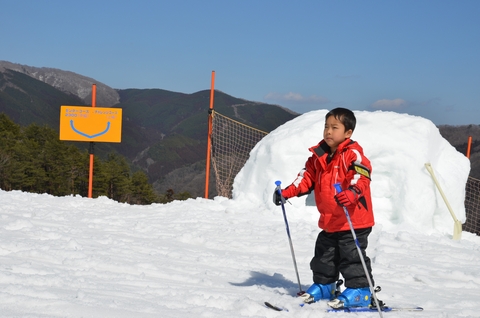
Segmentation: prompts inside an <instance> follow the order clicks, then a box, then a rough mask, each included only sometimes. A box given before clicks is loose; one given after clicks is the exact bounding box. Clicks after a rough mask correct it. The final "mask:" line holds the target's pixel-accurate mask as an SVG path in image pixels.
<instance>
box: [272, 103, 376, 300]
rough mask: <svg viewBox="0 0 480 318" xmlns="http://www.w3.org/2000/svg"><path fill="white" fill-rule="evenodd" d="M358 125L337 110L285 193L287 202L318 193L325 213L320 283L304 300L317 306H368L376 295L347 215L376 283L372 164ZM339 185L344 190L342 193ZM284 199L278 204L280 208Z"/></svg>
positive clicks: (315, 263) (317, 266) (316, 274)
mask: <svg viewBox="0 0 480 318" xmlns="http://www.w3.org/2000/svg"><path fill="white" fill-rule="evenodd" d="M355 125H356V118H355V115H354V114H353V112H352V111H351V110H349V109H346V108H335V109H333V110H331V111H330V112H328V113H327V115H326V116H325V129H324V131H323V140H322V141H321V142H320V143H319V144H318V145H316V146H314V147H312V148H310V151H311V152H312V153H313V154H312V156H311V157H310V158H308V160H307V162H306V164H305V168H303V169H302V170H301V171H300V173H299V174H298V176H297V178H296V180H295V181H294V182H293V183H292V184H291V185H289V186H288V187H287V188H286V189H284V190H282V196H283V197H284V198H285V199H288V198H291V197H295V196H302V195H305V194H308V193H310V192H311V191H312V190H313V192H314V194H315V203H316V205H317V209H318V211H319V212H320V219H319V221H318V226H319V227H320V228H321V229H322V230H323V231H321V232H320V233H319V234H318V237H317V241H316V243H315V254H314V257H313V258H312V261H311V262H310V268H311V270H312V272H313V282H314V284H313V285H312V286H311V287H310V288H309V289H308V290H307V292H306V293H305V294H303V295H302V296H301V297H302V298H303V300H304V302H306V303H312V302H316V301H318V300H319V299H328V300H330V301H329V302H328V304H329V305H330V306H331V307H334V308H342V307H355V306H368V305H369V304H370V298H371V296H372V295H371V292H370V288H369V284H368V280H367V277H366V276H365V271H364V269H363V266H362V263H361V260H360V257H359V255H358V250H357V248H356V245H355V242H354V240H353V236H352V233H351V230H350V227H349V224H348V222H347V218H346V216H345V212H344V210H343V207H345V208H347V209H348V212H349V215H350V218H351V221H352V225H353V228H354V229H355V233H356V236H357V239H358V242H359V245H360V249H361V251H362V254H363V257H364V260H365V263H366V265H367V270H368V273H369V275H370V278H371V279H372V282H373V277H372V274H371V273H372V269H371V266H370V259H369V258H368V257H367V255H366V253H365V250H366V248H367V245H368V235H369V234H370V232H371V231H372V226H373V225H374V223H375V222H374V217H373V212H372V201H371V196H370V172H371V170H372V169H371V165H370V161H369V160H368V159H367V158H366V157H365V156H364V155H363V149H362V147H360V145H359V144H358V143H357V142H355V141H353V140H351V139H350V137H351V136H352V134H353V131H354V129H355ZM335 183H340V184H341V187H342V189H344V191H342V192H340V193H337V192H336V191H335V188H334V186H333V185H334V184H335ZM280 200H282V198H280V196H279V195H278V193H275V195H274V203H275V204H276V205H280ZM339 273H341V274H342V276H343V278H344V280H345V287H346V289H345V290H344V291H343V292H342V293H341V294H340V295H338V297H337V298H336V299H333V298H335V284H336V282H337V280H338V278H339Z"/></svg>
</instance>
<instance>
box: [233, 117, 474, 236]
mask: <svg viewBox="0 0 480 318" xmlns="http://www.w3.org/2000/svg"><path fill="white" fill-rule="evenodd" d="M327 112H328V110H318V111H312V112H309V113H306V114H303V115H301V116H299V117H297V118H295V119H293V120H291V121H289V122H287V123H285V124H284V125H282V126H280V127H278V128H277V129H276V130H274V131H273V132H271V133H270V134H269V135H267V136H266V137H265V138H263V139H262V140H261V141H260V142H259V143H258V144H257V145H256V146H255V148H254V149H253V150H252V151H251V153H250V159H249V160H248V161H247V163H246V164H245V166H244V167H243V169H242V170H241V171H240V172H239V174H238V175H237V177H236V178H235V181H234V185H233V199H234V200H236V201H240V202H244V203H245V204H253V205H255V206H257V207H261V208H266V209H275V208H276V209H278V207H276V206H275V205H274V204H273V202H272V195H273V191H274V189H275V181H276V180H281V181H282V188H285V187H286V186H288V185H289V184H290V183H291V182H292V181H293V180H294V179H295V177H296V176H297V173H298V172H299V171H300V169H302V168H303V167H304V164H305V162H306V160H307V158H308V157H309V156H310V155H311V153H310V151H309V150H308V148H310V147H311V146H314V145H316V144H317V143H318V142H319V141H320V140H322V139H323V128H324V125H325V114H326V113H327ZM355 116H356V118H357V126H356V129H355V131H354V133H353V136H352V139H353V140H355V141H357V142H358V143H359V144H360V145H361V146H362V147H363V149H364V153H365V155H366V156H367V157H368V158H369V159H370V161H371V162H372V183H371V188H372V196H373V209H374V213H375V219H376V223H377V226H378V225H380V226H382V227H383V228H384V229H387V230H388V229H392V230H393V229H396V230H402V229H405V230H406V229H409V230H412V229H416V230H418V231H422V232H426V233H429V232H436V231H439V232H442V233H448V234H452V232H453V219H452V217H451V215H450V213H449V211H448V208H447V206H446V205H445V203H444V201H443V199H442V197H441V195H440V193H439V191H438V189H437V188H436V186H435V183H434V182H433V180H432V178H431V176H430V174H429V173H428V171H427V169H426V168H425V163H430V164H431V165H432V167H433V169H434V171H435V175H436V177H437V179H438V181H439V183H440V185H441V187H442V189H443V191H444V192H445V194H446V196H447V199H448V201H449V203H450V205H451V206H452V208H453V211H454V213H455V214H456V216H457V218H458V219H459V220H460V221H462V222H464V221H465V206H464V200H465V185H466V182H467V179H468V174H469V172H470V162H469V160H468V159H467V158H466V157H465V156H464V155H463V154H461V153H459V152H458V151H456V149H455V148H454V147H453V146H451V145H450V144H449V143H448V141H446V140H445V139H444V138H443V137H442V136H441V135H440V132H439V130H438V128H437V127H436V126H435V125H434V124H433V123H432V122H431V121H430V120H428V119H425V118H422V117H418V116H411V115H406V114H398V113H394V112H383V111H376V112H367V111H355ZM305 200H306V197H301V198H292V199H290V200H289V201H290V202H291V203H292V205H287V208H288V209H289V213H290V212H293V213H294V212H295V210H296V209H309V208H311V207H306V205H305Z"/></svg>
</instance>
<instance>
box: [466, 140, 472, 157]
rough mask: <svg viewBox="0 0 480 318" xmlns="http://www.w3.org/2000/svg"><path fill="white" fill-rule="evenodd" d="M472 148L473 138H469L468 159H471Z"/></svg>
mask: <svg viewBox="0 0 480 318" xmlns="http://www.w3.org/2000/svg"><path fill="white" fill-rule="evenodd" d="M471 148H472V136H468V144H467V158H468V159H470V149H471Z"/></svg>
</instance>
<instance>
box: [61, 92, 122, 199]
mask: <svg viewBox="0 0 480 318" xmlns="http://www.w3.org/2000/svg"><path fill="white" fill-rule="evenodd" d="M95 99H96V85H95V84H93V85H92V107H89V106H61V107H60V140H69V141H89V142H90V149H89V152H90V171H89V176H88V197H89V198H91V197H92V188H93V157H94V142H121V141H122V109H121V108H106V107H95Z"/></svg>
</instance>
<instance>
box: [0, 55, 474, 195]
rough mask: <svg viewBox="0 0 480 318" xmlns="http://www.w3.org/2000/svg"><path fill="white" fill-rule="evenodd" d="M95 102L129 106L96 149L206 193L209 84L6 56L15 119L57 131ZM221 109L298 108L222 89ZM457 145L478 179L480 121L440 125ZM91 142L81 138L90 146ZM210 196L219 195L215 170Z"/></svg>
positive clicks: (278, 115)
mask: <svg viewBox="0 0 480 318" xmlns="http://www.w3.org/2000/svg"><path fill="white" fill-rule="evenodd" d="M92 84H96V87H97V94H96V105H98V106H103V107H118V108H122V110H123V123H122V142H121V143H118V144H116V143H96V145H95V154H96V155H99V156H102V157H105V156H107V154H108V153H111V152H116V153H119V154H121V155H123V156H125V157H126V158H127V159H128V161H129V162H130V164H131V167H132V170H134V171H135V170H139V169H140V170H143V171H145V172H146V173H147V175H148V177H149V181H150V182H151V183H153V184H154V187H155V189H156V191H157V192H158V193H165V192H166V191H167V190H168V189H173V190H174V191H175V192H176V193H179V192H189V193H190V194H191V195H192V196H193V197H197V196H203V195H204V190H205V158H206V147H207V131H208V109H209V103H210V90H202V91H199V92H195V93H192V94H185V93H179V92H172V91H167V90H163V89H114V88H111V87H109V86H108V85H106V84H103V83H100V82H98V81H96V80H95V79H93V78H90V77H86V76H83V75H80V74H76V73H73V72H70V71H64V70H59V69H55V68H46V67H33V66H27V65H21V64H15V63H11V62H8V61H0V112H3V113H5V114H6V115H7V116H9V117H10V118H11V119H12V120H13V121H14V122H16V123H17V124H20V125H23V126H26V125H29V124H32V123H35V124H37V125H48V126H50V127H52V128H54V129H57V130H58V129H59V120H60V118H59V117H60V116H59V112H60V106H61V105H71V106H75V105H78V106H86V105H91V102H92ZM214 105H215V110H216V111H217V112H219V113H221V114H223V115H225V116H228V117H230V118H232V119H234V120H236V121H239V122H241V123H244V124H246V125H249V126H252V127H254V128H258V129H261V130H263V131H267V132H269V131H272V130H274V129H275V128H277V127H278V126H280V125H282V124H283V123H285V122H287V121H289V120H291V119H293V118H295V117H296V116H298V115H299V114H297V113H295V112H293V111H291V110H289V109H287V108H285V107H282V106H279V105H271V104H265V103H259V102H253V101H248V100H245V99H242V98H236V97H233V96H230V95H228V94H226V93H224V92H221V91H219V90H216V91H215V95H214ZM438 128H439V130H440V133H441V134H442V136H443V137H444V138H446V139H447V140H448V141H449V142H450V143H451V144H452V145H453V146H454V147H456V148H457V150H458V151H460V152H462V153H466V151H467V140H468V137H469V136H472V137H473V143H472V148H471V157H470V160H471V164H472V170H471V173H470V176H472V177H475V178H477V179H480V127H479V126H478V125H468V126H448V125H443V126H439V127H438ZM88 144H89V143H81V142H79V143H76V145H77V146H78V147H79V148H83V149H87V148H88ZM209 188H210V196H211V197H212V196H214V195H216V190H215V186H214V176H213V174H212V175H211V176H210V186H209Z"/></svg>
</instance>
